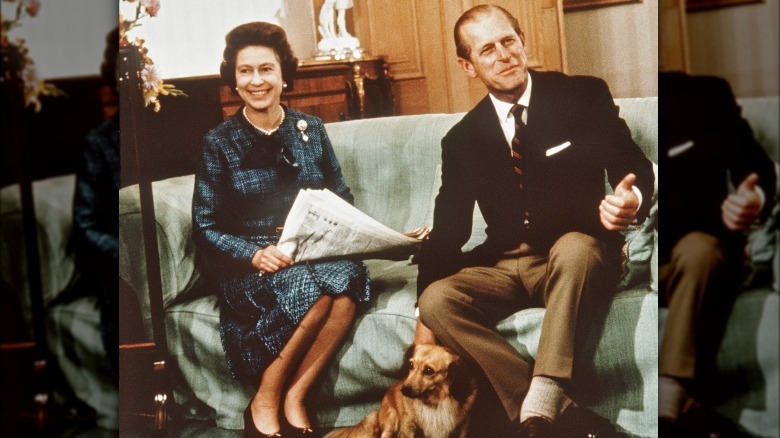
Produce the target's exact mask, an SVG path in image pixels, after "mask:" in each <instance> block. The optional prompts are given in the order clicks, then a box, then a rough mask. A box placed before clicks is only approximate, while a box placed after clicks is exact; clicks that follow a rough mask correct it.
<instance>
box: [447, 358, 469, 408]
mask: <svg viewBox="0 0 780 438" xmlns="http://www.w3.org/2000/svg"><path fill="white" fill-rule="evenodd" d="M453 356H454V357H455V360H453V361H452V363H450V366H449V367H447V379H448V380H449V381H450V395H452V397H453V398H454V399H455V400H457V401H459V402H464V401H465V400H466V398H468V396H469V395H471V394H472V393H473V392H474V390H475V389H476V381H475V380H474V366H473V365H471V363H470V362H468V361H467V360H466V359H464V358H462V357H460V356H458V355H456V354H453Z"/></svg>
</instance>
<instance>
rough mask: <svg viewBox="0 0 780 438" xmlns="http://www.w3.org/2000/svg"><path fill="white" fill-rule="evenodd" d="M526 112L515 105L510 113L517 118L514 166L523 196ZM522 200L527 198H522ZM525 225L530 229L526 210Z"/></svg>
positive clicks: (521, 107)
mask: <svg viewBox="0 0 780 438" xmlns="http://www.w3.org/2000/svg"><path fill="white" fill-rule="evenodd" d="M524 110H525V107H524V106H523V105H520V104H515V105H514V106H512V109H511V110H510V112H511V113H512V115H513V116H514V118H515V135H514V137H512V165H513V166H514V171H515V176H516V177H517V188H518V189H519V190H520V193H521V194H523V192H524V191H525V189H526V187H525V184H526V178H525V174H524V173H523V169H524V166H523V165H524V162H523V151H522V146H523V145H522V143H521V140H520V139H521V135H522V132H521V130H522V129H524V128H525V124H524V123H523V111H524ZM522 198H525V197H524V196H522ZM523 215H524V218H523V225H525V226H526V227H528V226H529V225H530V222H529V217H530V214H529V212H528V210H527V208H526V209H524V211H523Z"/></svg>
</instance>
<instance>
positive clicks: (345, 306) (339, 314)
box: [329, 295, 357, 323]
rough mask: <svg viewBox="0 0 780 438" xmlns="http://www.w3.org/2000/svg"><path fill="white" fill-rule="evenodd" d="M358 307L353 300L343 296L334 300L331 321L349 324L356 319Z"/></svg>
mask: <svg viewBox="0 0 780 438" xmlns="http://www.w3.org/2000/svg"><path fill="white" fill-rule="evenodd" d="M356 308H357V305H356V304H355V302H354V301H353V300H352V298H350V297H348V296H346V295H341V296H338V297H336V298H334V299H333V306H332V307H331V310H330V317H329V319H332V320H338V321H343V322H344V323H349V322H351V321H352V320H353V319H354V318H355V310H356Z"/></svg>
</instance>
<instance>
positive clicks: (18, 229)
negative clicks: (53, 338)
mask: <svg viewBox="0 0 780 438" xmlns="http://www.w3.org/2000/svg"><path fill="white" fill-rule="evenodd" d="M75 186H76V177H75V175H72V174H71V175H63V176H56V177H52V178H47V179H43V180H40V181H35V182H34V183H33V200H34V207H35V216H36V218H37V232H38V254H39V260H40V266H41V281H42V285H43V301H44V304H45V305H46V304H48V303H49V302H51V301H52V300H53V299H54V298H56V297H57V296H58V295H59V294H60V293H62V292H63V291H64V290H66V289H67V288H68V286H69V285H71V283H72V282H73V281H74V279H75V275H76V262H75V254H74V252H73V244H72V241H71V236H72V230H73V193H74V190H75ZM26 253H27V250H26V247H25V244H24V231H23V225H22V202H21V191H20V189H19V185H18V184H13V185H10V186H6V187H3V188H2V190H0V275H2V279H3V281H5V282H6V283H8V284H9V285H10V286H11V287H12V288H13V289H14V290H15V291H16V293H17V294H18V297H19V300H20V302H21V304H22V309H20V310H21V312H22V314H23V315H24V319H25V321H26V322H27V330H31V328H32V312H31V310H30V309H31V307H30V286H29V282H28V277H27V258H26Z"/></svg>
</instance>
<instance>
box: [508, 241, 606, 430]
mask: <svg viewBox="0 0 780 438" xmlns="http://www.w3.org/2000/svg"><path fill="white" fill-rule="evenodd" d="M617 254H618V252H617V251H615V254H614V255H613V254H610V253H608V249H607V246H606V245H605V244H604V243H603V242H602V241H600V240H598V239H595V238H593V237H591V236H588V235H585V234H582V233H567V234H565V235H563V236H562V237H561V238H559V239H558V240H557V241H556V242H555V244H554V245H553V246H552V248H551V249H550V252H549V257H548V258H547V264H546V271H545V275H544V276H542V278H540V279H534V278H528V277H523V279H524V283H525V284H526V287H527V288H528V289H529V290H531V291H533V295H534V297H535V298H537V299H539V300H541V301H543V302H544V305H545V307H546V311H545V316H544V321H543V323H542V334H541V336H540V339H539V350H538V353H537V357H536V363H535V366H534V370H533V376H534V377H533V380H532V381H531V386H530V388H529V392H528V395H527V396H526V399H525V401H524V402H523V406H522V410H521V415H520V420H521V421H526V420H528V419H530V418H532V417H541V418H543V419H544V420H546V421H548V422H554V421H555V419H556V417H557V414H558V413H559V412H560V411H562V410H563V409H564V408H566V407H567V406H568V404H570V403H571V400H570V399H569V398H568V397H567V396H566V395H565V394H564V392H563V390H564V387H565V385H566V384H567V383H568V382H569V380H570V379H571V376H572V370H573V364H574V355H575V345H576V336H577V335H578V332H580V331H581V329H582V328H584V327H587V326H588V325H590V324H592V323H593V317H594V316H595V315H603V314H604V313H605V312H604V311H603V310H604V309H603V308H604V307H606V306H609V303H610V298H611V292H612V290H613V288H614V285H615V282H616V280H617V278H618V274H619V272H620V269H619V268H620V265H619V263H618V259H617ZM529 280H530V281H536V282H535V283H531V282H530V281H529ZM595 307H598V308H599V309H598V310H594V309H595Z"/></svg>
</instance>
